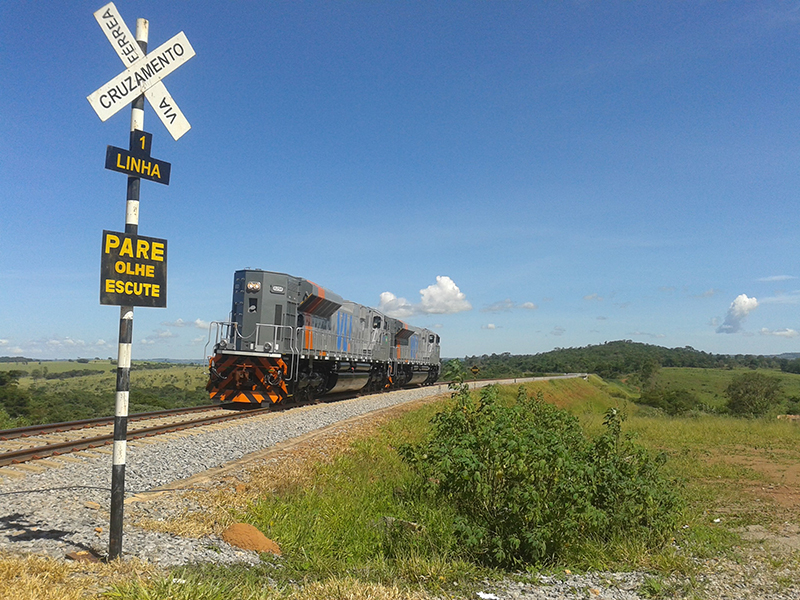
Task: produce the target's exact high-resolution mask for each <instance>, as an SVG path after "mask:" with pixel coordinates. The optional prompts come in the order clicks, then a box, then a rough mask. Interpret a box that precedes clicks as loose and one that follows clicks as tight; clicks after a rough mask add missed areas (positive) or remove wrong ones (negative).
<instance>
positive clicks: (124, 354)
mask: <svg viewBox="0 0 800 600" xmlns="http://www.w3.org/2000/svg"><path fill="white" fill-rule="evenodd" d="M148 30H149V23H148V21H147V19H137V20H136V41H137V43H138V44H139V47H140V48H141V49H142V54H143V55H146V54H147V38H148ZM133 131H144V94H142V95H140V96H139V97H138V98H136V99H135V100H134V101H133V104H132V105H131V132H133ZM140 186H141V178H139V177H131V176H130V175H129V176H128V193H127V201H126V204H125V233H126V234H128V235H137V234H138V233H139V189H140ZM132 342H133V306H120V308H119V343H118V347H117V388H116V397H115V405H114V452H113V460H112V467H111V523H110V526H109V538H108V560H115V559H117V558H119V557H120V556H121V555H122V519H123V515H124V509H125V455H126V451H127V438H128V401H129V399H130V390H131V344H132Z"/></svg>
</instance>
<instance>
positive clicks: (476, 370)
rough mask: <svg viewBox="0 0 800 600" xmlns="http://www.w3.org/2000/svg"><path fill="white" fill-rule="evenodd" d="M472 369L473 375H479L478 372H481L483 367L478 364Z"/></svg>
mask: <svg viewBox="0 0 800 600" xmlns="http://www.w3.org/2000/svg"><path fill="white" fill-rule="evenodd" d="M470 371H472V374H473V375H477V374H478V373H480V372H481V368H480V367H479V366H478V365H472V368H471V369H470Z"/></svg>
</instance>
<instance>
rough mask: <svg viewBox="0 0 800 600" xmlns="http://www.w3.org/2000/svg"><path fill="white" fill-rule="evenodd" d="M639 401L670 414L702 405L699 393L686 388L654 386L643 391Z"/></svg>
mask: <svg viewBox="0 0 800 600" xmlns="http://www.w3.org/2000/svg"><path fill="white" fill-rule="evenodd" d="M638 402H639V403H640V404H647V405H648V406H653V407H655V408H660V409H661V410H663V411H664V412H665V413H667V414H668V415H672V416H675V415H682V414H686V413H688V412H689V411H691V410H695V409H697V408H699V407H700V400H699V399H698V398H697V395H695V394H694V393H692V392H690V391H689V390H684V389H675V390H663V389H660V388H652V389H649V390H647V391H644V392H642V395H641V396H640V397H639V400H638Z"/></svg>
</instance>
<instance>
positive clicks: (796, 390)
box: [655, 367, 800, 408]
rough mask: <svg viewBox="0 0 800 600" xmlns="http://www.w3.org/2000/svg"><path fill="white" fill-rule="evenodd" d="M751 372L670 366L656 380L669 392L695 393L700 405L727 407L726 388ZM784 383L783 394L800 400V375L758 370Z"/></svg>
mask: <svg viewBox="0 0 800 600" xmlns="http://www.w3.org/2000/svg"><path fill="white" fill-rule="evenodd" d="M751 371H752V370H751V369H690V368H682V367H669V368H662V369H659V370H658V373H657V374H656V378H655V384H656V385H657V386H660V387H663V388H666V389H683V390H688V391H690V392H692V393H693V394H695V395H696V396H697V397H698V399H699V400H700V402H702V403H704V404H707V405H709V406H713V407H718V408H719V407H721V406H723V405H724V404H725V401H726V398H725V388H726V387H727V386H728V384H729V383H730V382H731V380H732V379H733V378H734V377H736V376H737V375H740V374H742V373H749V372H751ZM757 371H758V372H759V373H764V374H765V375H769V376H771V377H777V378H778V379H780V381H781V385H782V388H783V392H784V394H785V395H786V396H787V397H795V398H800V375H797V374H794V373H783V372H781V371H777V370H773V369H757Z"/></svg>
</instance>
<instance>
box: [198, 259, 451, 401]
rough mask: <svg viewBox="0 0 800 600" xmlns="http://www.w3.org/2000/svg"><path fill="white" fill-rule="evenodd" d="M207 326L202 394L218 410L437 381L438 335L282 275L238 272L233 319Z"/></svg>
mask: <svg viewBox="0 0 800 600" xmlns="http://www.w3.org/2000/svg"><path fill="white" fill-rule="evenodd" d="M212 327H214V328H215V331H214V332H213V335H214V339H215V345H214V356H213V357H211V358H210V359H209V373H210V375H209V382H208V385H207V386H206V387H207V389H208V391H209V393H210V396H211V398H212V399H213V400H215V401H217V402H220V403H222V404H231V403H245V404H260V403H261V402H267V401H268V402H272V403H276V404H277V403H287V402H292V401H308V400H313V399H316V398H319V397H321V396H324V395H326V394H337V393H342V392H360V391H363V392H374V391H379V390H382V389H388V388H394V387H402V386H406V385H426V384H431V383H434V382H435V381H436V379H437V378H438V375H439V336H438V335H436V334H434V333H433V332H431V331H429V330H427V329H422V328H417V327H411V326H408V325H407V324H406V323H404V322H402V321H400V320H398V319H394V318H392V317H388V316H386V315H384V314H382V313H381V312H380V311H378V310H376V309H374V308H370V307H367V306H362V305H360V304H357V303H355V302H350V301H347V300H344V299H342V298H341V297H340V296H338V295H337V294H335V293H333V292H331V291H330V290H327V289H325V288H322V287H320V286H318V285H316V284H315V283H313V282H310V281H308V280H305V279H300V278H297V277H292V276H290V275H286V274H284V273H274V272H270V271H261V270H255V269H246V270H242V271H237V272H236V273H235V275H234V288H233V305H232V309H231V314H230V319H229V320H228V321H225V322H216V323H213V324H212Z"/></svg>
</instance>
